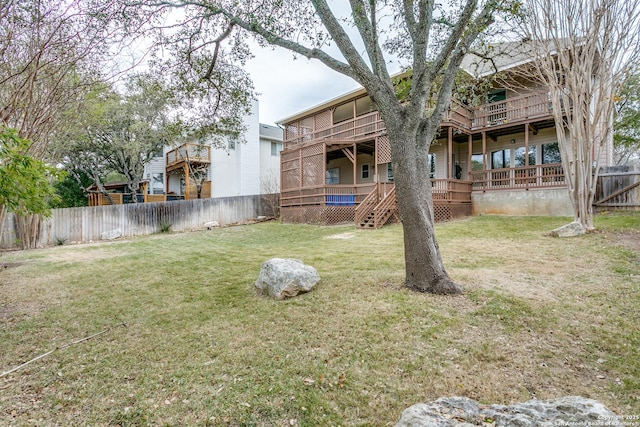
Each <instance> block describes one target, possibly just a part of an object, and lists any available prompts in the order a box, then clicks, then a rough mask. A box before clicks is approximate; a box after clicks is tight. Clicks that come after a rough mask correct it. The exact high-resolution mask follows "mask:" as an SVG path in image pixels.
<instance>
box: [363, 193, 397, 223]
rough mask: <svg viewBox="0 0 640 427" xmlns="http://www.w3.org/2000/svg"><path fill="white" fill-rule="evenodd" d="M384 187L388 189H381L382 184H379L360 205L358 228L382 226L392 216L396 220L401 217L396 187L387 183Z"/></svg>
mask: <svg viewBox="0 0 640 427" xmlns="http://www.w3.org/2000/svg"><path fill="white" fill-rule="evenodd" d="M384 189H385V190H386V191H384V192H383V191H381V190H382V188H381V186H380V184H377V185H376V188H374V189H373V191H371V193H369V195H368V196H367V197H366V198H365V199H364V200H363V201H362V203H360V204H359V205H358V207H357V208H356V215H355V219H356V227H357V228H380V227H382V226H383V225H385V224H386V223H387V222H388V221H389V219H391V217H394V219H395V220H396V221H397V220H399V219H400V216H399V215H398V199H397V198H396V189H395V187H390V188H389V187H387V186H386V185H385V188H384Z"/></svg>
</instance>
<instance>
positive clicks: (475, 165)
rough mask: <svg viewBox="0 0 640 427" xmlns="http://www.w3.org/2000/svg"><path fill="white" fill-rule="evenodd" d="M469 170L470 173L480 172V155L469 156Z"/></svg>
mask: <svg viewBox="0 0 640 427" xmlns="http://www.w3.org/2000/svg"><path fill="white" fill-rule="evenodd" d="M471 170H472V171H481V170H482V154H473V155H472V156H471Z"/></svg>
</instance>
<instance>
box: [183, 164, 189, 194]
mask: <svg viewBox="0 0 640 427" xmlns="http://www.w3.org/2000/svg"><path fill="white" fill-rule="evenodd" d="M184 199H185V200H189V165H187V164H185V165H184Z"/></svg>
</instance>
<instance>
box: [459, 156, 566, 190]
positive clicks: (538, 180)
mask: <svg viewBox="0 0 640 427" xmlns="http://www.w3.org/2000/svg"><path fill="white" fill-rule="evenodd" d="M471 178H472V181H473V187H472V188H473V191H486V190H514V189H528V188H546V187H564V186H565V185H566V182H565V180H564V170H563V169H562V164H560V163H554V164H548V165H533V166H527V167H517V168H506V169H488V170H485V171H473V172H471Z"/></svg>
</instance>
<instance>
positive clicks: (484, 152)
mask: <svg viewBox="0 0 640 427" xmlns="http://www.w3.org/2000/svg"><path fill="white" fill-rule="evenodd" d="M482 188H484V189H486V188H487V133H486V132H485V131H482Z"/></svg>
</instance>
